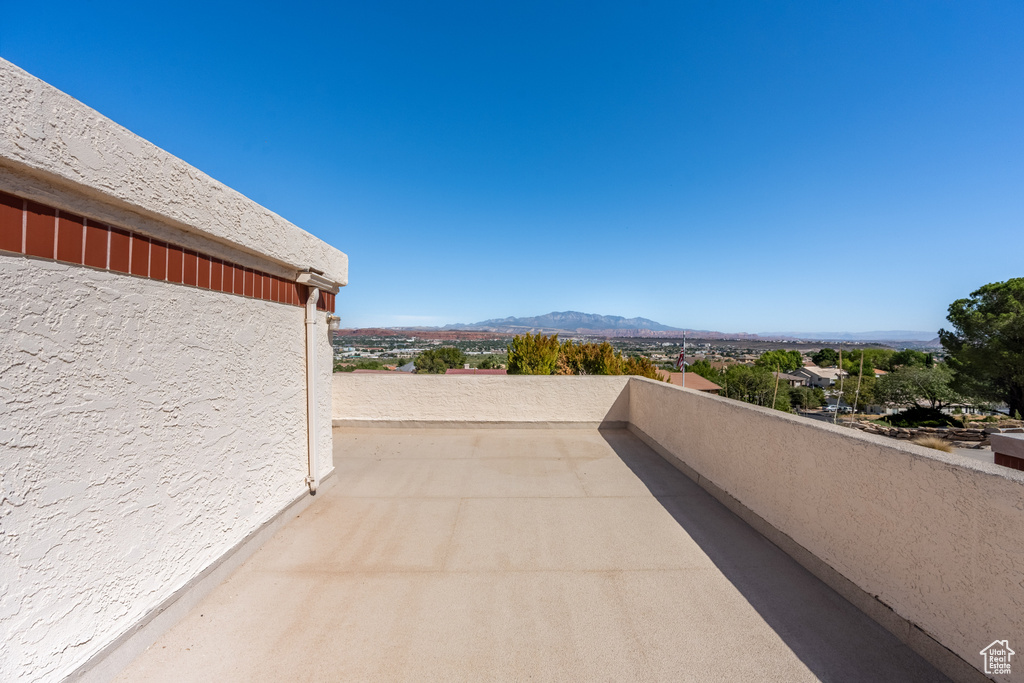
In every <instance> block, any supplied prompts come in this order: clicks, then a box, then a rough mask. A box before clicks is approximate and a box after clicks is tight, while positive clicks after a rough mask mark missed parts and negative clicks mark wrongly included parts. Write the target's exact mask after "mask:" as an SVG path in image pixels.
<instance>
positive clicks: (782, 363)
mask: <svg viewBox="0 0 1024 683" xmlns="http://www.w3.org/2000/svg"><path fill="white" fill-rule="evenodd" d="M754 365H756V366H758V367H762V368H767V369H769V370H772V371H775V370H778V371H781V372H792V371H793V370H799V369H800V368H802V367H803V366H804V357H803V356H802V355H800V352H799V351H784V350H783V349H776V350H774V351H765V352H764V353H762V354H761V356H760V357H759V358H758V359H757V360H756V361H754Z"/></svg>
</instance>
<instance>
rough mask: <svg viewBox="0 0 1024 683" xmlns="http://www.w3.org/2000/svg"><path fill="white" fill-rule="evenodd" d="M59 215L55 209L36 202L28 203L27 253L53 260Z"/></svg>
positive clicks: (26, 215) (26, 218)
mask: <svg viewBox="0 0 1024 683" xmlns="http://www.w3.org/2000/svg"><path fill="white" fill-rule="evenodd" d="M56 230H57V215H56V213H55V212H54V210H53V209H51V208H50V207H48V206H43V205H42V204H37V203H36V202H29V203H28V210H27V211H26V213H25V253H26V254H28V255H29V256H39V257H42V258H50V259H52V258H53V257H54V256H56V250H55V249H54V246H55V243H56V241H57V238H56V236H55V234H54V233H55V232H56Z"/></svg>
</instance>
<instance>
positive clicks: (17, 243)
mask: <svg viewBox="0 0 1024 683" xmlns="http://www.w3.org/2000/svg"><path fill="white" fill-rule="evenodd" d="M24 219H25V200H24V199H22V198H21V197H13V196H11V195H9V194H3V193H2V192H0V249H3V250H4V251H15V252H18V253H19V254H22V253H24V249H23V247H22V240H21V236H22V224H23V222H24Z"/></svg>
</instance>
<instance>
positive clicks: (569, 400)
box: [332, 372, 629, 424]
mask: <svg viewBox="0 0 1024 683" xmlns="http://www.w3.org/2000/svg"><path fill="white" fill-rule="evenodd" d="M628 386H629V378H628V377H597V376H591V377H553V376H547V377H544V376H530V375H404V374H402V375H399V374H397V373H396V374H394V375H383V374H379V375H378V374H365V375H364V374H354V373H349V372H338V373H335V374H334V387H333V395H334V397H333V408H332V410H333V413H334V420H335V424H339V423H342V422H344V421H347V422H408V423H415V422H476V423H487V422H494V423H507V422H536V423H558V422H580V423H600V422H622V423H624V422H625V421H626V420H627V419H629V394H628Z"/></svg>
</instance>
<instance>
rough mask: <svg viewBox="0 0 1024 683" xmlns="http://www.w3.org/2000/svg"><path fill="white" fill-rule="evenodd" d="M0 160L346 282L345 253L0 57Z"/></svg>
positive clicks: (23, 171)
mask: <svg viewBox="0 0 1024 683" xmlns="http://www.w3.org/2000/svg"><path fill="white" fill-rule="evenodd" d="M0 165H6V166H8V167H10V168H11V169H13V170H14V171H15V172H16V173H21V174H33V175H36V176H39V177H41V178H42V179H43V180H44V181H45V182H47V183H49V184H51V185H58V186H66V187H67V188H69V189H73V190H75V191H78V192H82V193H84V194H86V195H87V196H91V197H94V198H99V199H100V200H101V201H102V202H103V203H105V204H109V205H117V206H118V207H120V208H127V209H129V210H131V211H134V212H138V213H140V214H142V215H144V216H148V217H152V218H156V219H157V220H159V221H161V222H165V223H168V224H169V225H171V226H173V227H175V228H180V229H183V230H186V231H195V232H199V233H202V234H204V235H205V236H206V237H208V238H210V239H212V240H216V241H221V242H225V243H228V244H231V245H233V246H235V247H237V248H238V249H240V250H242V251H248V252H250V253H252V254H258V255H261V257H262V258H264V259H265V260H270V261H276V262H278V263H279V264H281V265H287V266H290V267H291V268H293V269H296V270H299V269H302V268H305V267H306V266H313V267H315V268H318V269H320V270H323V271H324V272H326V273H327V275H328V276H329V277H331V278H332V279H333V280H334V281H336V282H338V283H339V284H346V283H347V282H348V257H347V256H346V255H345V254H344V253H342V252H340V251H338V250H337V249H334V248H333V247H331V246H330V245H328V244H326V243H325V242H322V241H321V240H319V239H317V238H315V237H313V236H312V235H310V234H309V233H307V232H305V231H303V230H301V229H300V228H298V227H296V226H295V225H293V224H291V223H289V222H288V221H286V220H285V219H283V218H281V217H280V216H278V215H277V214H275V213H273V212H272V211H269V210H268V209H266V208H264V207H262V206H260V205H259V204H256V203H255V202H253V201H251V200H249V199H247V198H246V197H244V196H243V195H242V194H240V193H239V192H237V191H235V190H233V189H231V188H229V187H227V186H225V185H224V184H222V183H220V182H217V181H216V180H214V179H213V178H211V177H210V176H208V175H206V174H205V173H203V172H202V171H200V170H199V169H197V168H195V167H193V166H190V165H189V164H187V163H185V162H184V161H182V160H181V159H178V158H177V157H175V156H174V155H172V154H170V153H168V152H166V151H164V150H162V149H160V148H159V147H157V146H156V145H154V144H152V143H151V142H148V141H147V140H144V139H143V138H141V137H139V136H137V135H135V134H134V133H132V132H131V131H129V130H127V129H126V128H124V127H123V126H120V125H118V124H116V123H114V122H113V121H111V120H110V119H108V118H106V117H105V116H103V115H101V114H100V113H99V112H97V111H95V110H94V109H91V108H90V107H87V106H86V105H85V104H83V103H81V102H79V101H77V100H75V99H74V98H72V97H70V96H69V95H67V94H65V93H63V92H61V91H59V90H57V89H56V88H54V87H53V86H51V85H49V84H47V83H44V82H43V81H41V80H39V79H38V78H36V77H34V76H32V75H30V74H28V73H26V72H25V71H23V70H22V69H19V68H18V67H16V66H14V65H13V64H11V63H10V62H8V61H6V60H3V59H0Z"/></svg>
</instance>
